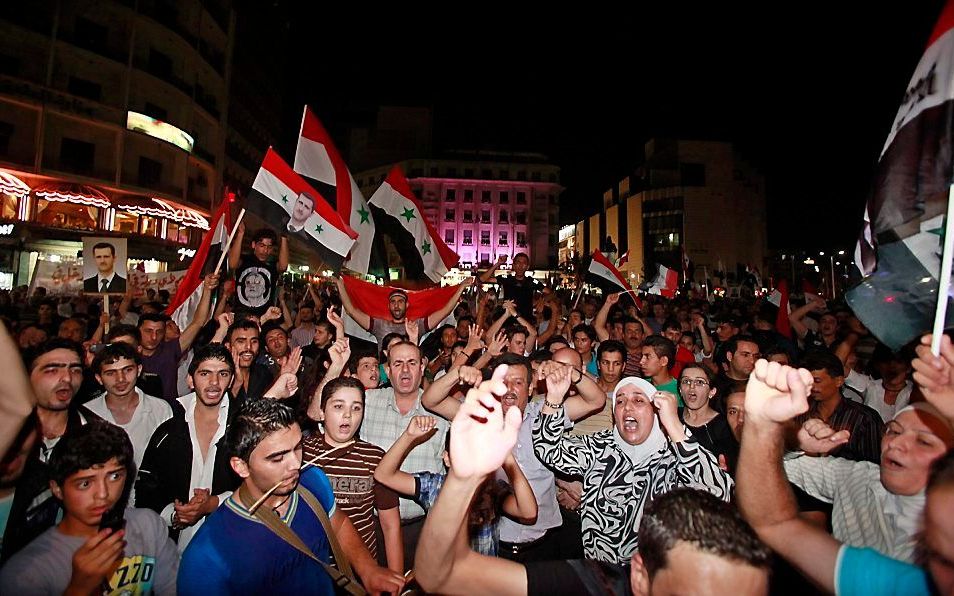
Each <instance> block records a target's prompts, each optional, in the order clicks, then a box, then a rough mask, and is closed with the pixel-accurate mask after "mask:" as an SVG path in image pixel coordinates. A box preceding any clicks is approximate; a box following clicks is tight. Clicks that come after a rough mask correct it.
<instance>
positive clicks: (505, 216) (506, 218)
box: [497, 209, 510, 223]
mask: <svg viewBox="0 0 954 596" xmlns="http://www.w3.org/2000/svg"><path fill="white" fill-rule="evenodd" d="M497 221H499V222H500V223H510V212H509V211H507V210H506V209H501V210H500V219H498V220H497Z"/></svg>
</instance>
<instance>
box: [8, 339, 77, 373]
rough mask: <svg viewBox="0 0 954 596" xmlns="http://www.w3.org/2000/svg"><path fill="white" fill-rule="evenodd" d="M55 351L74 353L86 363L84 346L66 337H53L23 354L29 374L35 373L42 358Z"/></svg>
mask: <svg viewBox="0 0 954 596" xmlns="http://www.w3.org/2000/svg"><path fill="white" fill-rule="evenodd" d="M53 350H69V351H71V352H74V353H75V354H76V355H77V357H79V361H80V362H81V363H83V362H86V361H85V360H84V359H83V346H81V345H80V344H78V343H76V342H75V341H73V340H72V339H66V338H64V337H51V338H50V339H48V340H46V341H45V342H43V343H42V344H40V345H38V346H36V347H35V348H31V349H29V350H26V351H24V352H23V363H24V364H25V365H26V369H27V372H33V367H34V366H36V361H37V359H39V357H40V356H42V355H44V354H48V353H50V352H52V351H53Z"/></svg>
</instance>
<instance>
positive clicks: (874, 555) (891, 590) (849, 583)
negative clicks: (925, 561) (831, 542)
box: [835, 544, 931, 596]
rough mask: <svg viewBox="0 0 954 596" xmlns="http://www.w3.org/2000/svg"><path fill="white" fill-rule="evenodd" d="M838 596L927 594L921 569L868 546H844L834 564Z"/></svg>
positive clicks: (924, 577) (911, 595)
mask: <svg viewBox="0 0 954 596" xmlns="http://www.w3.org/2000/svg"><path fill="white" fill-rule="evenodd" d="M835 593H836V594H838V596H854V595H858V596H881V595H884V596H888V595H889V594H904V595H905V596H916V595H918V594H930V593H931V590H930V588H929V587H928V577H927V574H926V573H925V572H924V570H923V569H921V568H920V567H916V566H914V565H911V564H910V563H903V562H901V561H898V560H895V559H892V558H890V557H886V556H884V555H882V554H881V553H879V552H878V551H876V550H874V549H871V548H857V547H854V546H848V545H847V544H846V545H843V546H842V547H841V549H840V550H839V551H838V562H837V563H836V564H835Z"/></svg>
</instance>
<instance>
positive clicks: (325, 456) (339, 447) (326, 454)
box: [248, 441, 354, 513]
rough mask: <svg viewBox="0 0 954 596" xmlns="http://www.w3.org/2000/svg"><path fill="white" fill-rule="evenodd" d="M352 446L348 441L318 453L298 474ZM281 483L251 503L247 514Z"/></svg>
mask: <svg viewBox="0 0 954 596" xmlns="http://www.w3.org/2000/svg"><path fill="white" fill-rule="evenodd" d="M352 444H354V441H349V442H348V443H346V444H344V445H339V446H338V447H335V448H334V449H332V450H331V451H326V452H325V453H319V454H318V455H316V456H315V457H313V458H312V459H310V460H308V461H306V462H304V463H303V464H302V465H301V468H299V472H303V471H305V470H306V469H307V468H309V467H311V466H315V465H318V460H320V459H322V458H327V457H328V456H329V455H332V454H334V453H335V452H336V451H343V450H344V449H345V448H346V447H350V446H351V445H352ZM283 482H284V481H282V480H279V481H278V482H277V483H276V484H275V486H273V487H271V488H270V489H268V490H267V491H265V494H263V495H262V496H261V497H259V499H258V500H257V501H255V502H254V503H252V506H251V507H249V508H248V512H249V513H255V510H257V509H258V508H259V507H261V506H262V503H264V502H265V499H267V498H268V497H270V496H272V493H273V492H275V491H276V490H278V487H279V486H281V485H282V484H283Z"/></svg>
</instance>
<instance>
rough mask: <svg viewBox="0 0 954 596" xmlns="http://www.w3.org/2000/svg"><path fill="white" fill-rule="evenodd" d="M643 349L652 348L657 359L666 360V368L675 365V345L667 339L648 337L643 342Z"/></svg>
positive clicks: (659, 336) (656, 336) (658, 336)
mask: <svg viewBox="0 0 954 596" xmlns="http://www.w3.org/2000/svg"><path fill="white" fill-rule="evenodd" d="M643 347H644V348H652V349H653V352H655V353H656V357H657V358H663V357H665V358H667V360H666V368H672V365H673V364H675V363H676V344H674V343H673V342H672V340H671V339H669V338H668V337H663V336H661V335H650V336H649V337H647V338H646V339H644V340H643Z"/></svg>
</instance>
